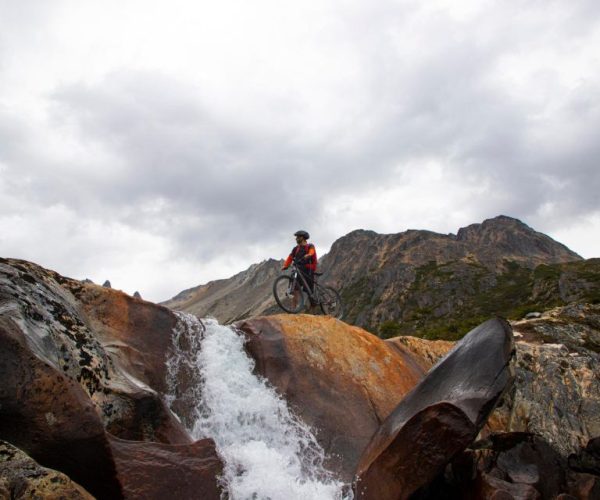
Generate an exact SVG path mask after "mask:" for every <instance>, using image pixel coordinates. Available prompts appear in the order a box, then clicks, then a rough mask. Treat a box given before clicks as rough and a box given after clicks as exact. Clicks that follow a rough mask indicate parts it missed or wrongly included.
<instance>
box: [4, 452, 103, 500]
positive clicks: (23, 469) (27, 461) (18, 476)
mask: <svg viewBox="0 0 600 500" xmlns="http://www.w3.org/2000/svg"><path fill="white" fill-rule="evenodd" d="M0 498H6V499H9V498H10V499H15V500H17V499H31V498H44V499H47V500H59V499H65V498H68V499H71V500H93V499H94V497H93V496H92V495H90V494H89V493H88V492H87V491H86V490H85V489H84V488H82V487H81V486H79V485H78V484H77V483H75V482H74V481H71V479H69V478H68V477H67V476H65V475H64V474H62V473H60V472H58V471H55V470H52V469H48V468H46V467H42V466H41V465H40V464H38V463H37V462H36V461H35V460H33V459H32V458H31V457H29V456H28V455H27V454H26V453H24V452H23V451H21V450H19V449H18V448H16V447H14V446H12V445H11V444H10V443H7V442H5V441H0Z"/></svg>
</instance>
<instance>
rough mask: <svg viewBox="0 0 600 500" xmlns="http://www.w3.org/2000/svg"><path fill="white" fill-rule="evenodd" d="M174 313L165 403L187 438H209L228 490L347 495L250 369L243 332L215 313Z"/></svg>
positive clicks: (237, 495) (252, 494) (238, 495)
mask: <svg viewBox="0 0 600 500" xmlns="http://www.w3.org/2000/svg"><path fill="white" fill-rule="evenodd" d="M178 319H179V323H178V325H177V327H176V329H175V331H174V335H173V355H172V357H171V358H170V359H169V361H168V363H167V369H168V376H167V377H168V380H167V383H168V386H169V394H168V395H167V402H168V403H169V405H170V407H171V408H172V409H173V411H174V412H175V413H177V414H178V415H179V417H180V418H181V420H182V422H183V423H184V424H185V425H186V427H187V428H188V430H189V431H190V433H191V435H192V436H193V438H194V439H201V438H205V437H210V438H212V439H213V440H214V441H215V443H216V447H217V451H218V453H219V456H220V457H221V459H222V460H223V462H224V471H223V476H222V477H221V478H220V481H221V483H222V486H223V488H224V490H226V491H227V492H228V493H229V497H230V498H231V499H234V500H246V499H256V500H258V499H264V500H267V499H269V500H280V499H286V500H287V499H290V500H293V499H297V500H309V499H315V500H317V499H318V500H327V499H337V500H342V499H347V498H350V497H349V495H351V494H350V493H349V488H348V487H347V485H344V484H343V483H342V482H340V481H338V480H336V479H335V477H334V476H333V474H332V473H331V472H330V471H328V470H327V469H326V468H325V466H324V460H325V452H324V450H323V448H322V447H321V446H320V445H319V443H318V442H317V440H316V439H315V436H314V435H313V433H312V431H311V429H310V428H309V427H308V426H307V425H306V424H304V423H303V422H302V421H301V420H300V419H299V418H298V417H297V416H296V415H294V414H293V413H292V412H291V411H290V409H289V408H288V406H287V404H286V402H285V400H284V399H283V398H282V397H281V396H280V395H279V394H277V392H276V391H275V390H274V389H273V388H272V387H271V386H270V385H269V384H268V382H267V381H266V380H264V379H261V378H259V377H257V376H256V375H254V374H253V373H252V371H253V369H254V361H253V360H252V359H251V358H250V357H249V356H248V355H247V354H246V352H245V351H244V341H245V340H244V337H243V335H241V334H238V333H237V332H236V331H235V329H234V328H232V327H229V326H222V325H219V324H218V323H217V322H216V321H215V320H210V319H205V320H202V321H199V320H198V319H197V318H196V317H195V316H192V315H190V314H184V313H178ZM182 381H184V382H185V383H184V384H183V386H184V388H183V389H181V388H180V386H181V385H182Z"/></svg>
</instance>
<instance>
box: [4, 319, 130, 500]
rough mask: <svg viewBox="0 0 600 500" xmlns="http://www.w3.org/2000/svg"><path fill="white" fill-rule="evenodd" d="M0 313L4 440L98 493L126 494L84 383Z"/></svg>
mask: <svg viewBox="0 0 600 500" xmlns="http://www.w3.org/2000/svg"><path fill="white" fill-rule="evenodd" d="M19 334H20V330H19V328H18V327H17V326H16V324H15V323H11V321H10V320H8V319H7V318H6V317H1V316H0V380H1V381H2V385H1V387H0V439H2V440H5V441H8V442H10V443H12V444H13V445H15V446H17V447H18V448H20V449H21V450H23V451H25V452H26V453H27V454H28V455H30V456H31V457H32V458H33V459H35V460H36V461H37V462H38V463H40V464H41V465H43V466H44V467H48V468H51V469H56V470H59V471H61V472H63V473H65V474H67V475H68V476H69V477H70V478H71V479H73V480H74V481H76V482H77V483H79V484H80V485H82V486H83V487H84V488H85V489H86V490H87V491H89V492H90V493H91V494H92V495H94V496H96V497H101V498H120V497H121V488H120V485H119V483H118V482H117V480H116V477H115V475H116V474H115V469H114V465H113V463H112V459H111V454H110V447H109V445H108V442H107V440H106V437H105V434H104V426H103V424H102V422H101V420H100V418H99V416H98V415H97V413H96V411H95V407H94V405H93V403H92V402H91V401H90V399H89V397H88V395H87V394H86V393H85V392H84V390H83V389H82V387H81V386H80V385H79V384H78V383H77V382H76V381H73V380H71V379H70V378H68V377H67V376H65V375H63V374H62V373H60V372H58V371H57V370H55V369H53V368H52V367H51V366H49V365H47V364H46V363H44V361H42V360H41V359H39V358H38V357H37V356H35V355H34V354H33V353H32V352H31V351H30V350H29V349H28V347H27V345H26V340H25V339H24V338H23V337H22V336H21V335H19Z"/></svg>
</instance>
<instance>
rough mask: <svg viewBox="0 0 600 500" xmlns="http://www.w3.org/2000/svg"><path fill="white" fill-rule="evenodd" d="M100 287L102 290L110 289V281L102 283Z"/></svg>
mask: <svg viewBox="0 0 600 500" xmlns="http://www.w3.org/2000/svg"><path fill="white" fill-rule="evenodd" d="M102 286H103V287H104V288H112V287H111V286H110V281H108V280H106V281H105V282H104V283H102Z"/></svg>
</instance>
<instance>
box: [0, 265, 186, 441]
mask: <svg viewBox="0 0 600 500" xmlns="http://www.w3.org/2000/svg"><path fill="white" fill-rule="evenodd" d="M0 303H1V304H2V306H1V307H0V319H4V320H5V321H4V322H3V323H2V324H3V325H6V329H5V332H6V334H7V335H9V336H11V337H12V338H14V339H18V340H19V341H20V342H21V344H22V345H23V346H24V347H26V349H27V350H29V351H30V352H31V354H32V355H35V356H36V357H38V358H39V359H41V360H43V361H44V362H45V363H46V364H47V365H48V366H49V367H52V368H53V369H54V370H55V371H56V372H57V373H59V374H64V375H65V376H67V377H69V378H70V379H71V380H74V381H76V382H77V383H79V384H80V386H81V387H82V388H83V390H84V391H85V392H86V394H87V395H88V397H89V398H90V400H91V402H92V403H93V404H94V407H95V411H96V412H97V413H98V415H99V416H100V418H101V419H102V421H103V423H104V426H105V428H106V429H107V430H108V431H109V432H111V433H113V434H115V435H117V436H119V437H122V438H126V439H138V440H141V439H152V440H157V441H166V442H181V443H183V442H189V441H190V438H189V436H188V435H187V433H186V431H185V430H184V429H183V427H182V425H181V423H180V422H179V421H178V420H177V419H176V418H175V417H174V415H173V414H172V413H171V412H170V411H169V410H168V409H167V408H166V407H165V404H164V401H163V399H162V397H161V396H160V395H159V393H158V392H157V390H158V391H160V390H161V389H164V387H165V365H164V362H165V358H166V354H167V353H168V348H169V344H170V334H171V332H172V330H173V326H174V325H175V323H176V317H175V316H174V315H173V314H172V313H171V312H170V311H169V310H168V309H165V308H159V307H156V306H153V305H151V304H146V303H140V302H138V301H134V299H132V298H131V297H129V296H127V295H126V294H124V293H123V292H118V291H114V290H110V289H107V288H102V287H98V286H95V285H84V284H82V283H81V282H80V281H77V280H70V279H68V278H64V277H61V276H59V275H57V274H56V273H53V272H52V271H47V270H45V269H43V268H40V267H39V266H36V265H34V264H31V263H27V262H24V261H17V260H12V259H10V260H4V261H0ZM136 306H137V307H136ZM106 309H108V310H109V311H110V312H105V311H106ZM106 323H108V325H106ZM115 323H116V326H117V328H118V329H119V331H117V332H115V331H114V330H111V329H110V325H111V324H115ZM1 330H2V329H1V328H0V331H1ZM129 335H131V337H132V342H130V343H127V342H126V341H124V340H123V338H124V337H126V336H129ZM136 337H137V338H136ZM152 338H155V339H158V340H159V343H160V345H159V347H158V349H159V351H157V352H153V353H152V354H150V353H149V352H148V351H149V350H151V349H152V348H153V347H154V344H153V343H152V341H151V339H152ZM138 346H139V349H137V348H136V347H138ZM152 384H155V385H154V387H152Z"/></svg>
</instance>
